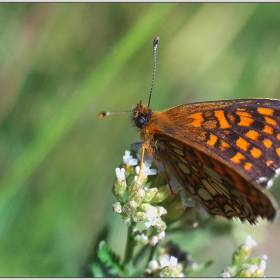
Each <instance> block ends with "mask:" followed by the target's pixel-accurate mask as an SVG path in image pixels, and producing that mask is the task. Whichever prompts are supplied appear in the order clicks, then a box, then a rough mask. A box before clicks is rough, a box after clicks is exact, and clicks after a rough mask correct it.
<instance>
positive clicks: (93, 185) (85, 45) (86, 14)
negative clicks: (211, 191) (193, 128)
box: [0, 3, 280, 277]
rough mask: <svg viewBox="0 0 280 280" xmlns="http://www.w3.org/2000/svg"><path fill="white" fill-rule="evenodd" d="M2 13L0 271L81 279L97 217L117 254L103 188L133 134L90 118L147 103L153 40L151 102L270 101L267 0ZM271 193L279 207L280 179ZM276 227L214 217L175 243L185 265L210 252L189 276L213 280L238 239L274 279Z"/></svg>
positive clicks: (119, 233)
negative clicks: (263, 258) (247, 242)
mask: <svg viewBox="0 0 280 280" xmlns="http://www.w3.org/2000/svg"><path fill="white" fill-rule="evenodd" d="M0 20H1V25H0V30H1V31H0V46H1V49H0V60H1V64H0V65H1V68H0V94H1V102H0V125H1V127H0V155H1V157H0V170H1V177H0V215H1V217H0V276H2V277H3V276H27V277H28V276H29V277H31V276H33V277H35V276H37V277H38V276H60V277H66V276H68V277H71V276H83V275H84V274H83V273H84V272H83V271H84V266H85V263H86V260H87V257H88V254H89V253H90V252H91V249H92V246H93V242H94V240H95V238H96V236H97V234H98V232H99V231H100V229H101V228H102V227H103V226H104V225H106V224H108V225H109V227H110V230H111V231H110V237H111V239H110V240H111V243H110V244H111V246H112V247H113V248H114V250H115V251H117V252H119V253H123V250H124V244H125V238H126V227H125V226H124V225H123V223H122V221H121V219H120V217H119V216H117V215H116V214H114V213H112V210H111V205H112V203H114V202H115V199H114V197H113V195H112V193H111V186H112V181H113V179H114V176H115V171H114V169H115V168H116V167H117V166H118V165H119V163H120V162H121V160H122V156H123V154H124V151H125V150H126V149H129V148H130V144H131V143H132V142H133V141H135V140H136V139H138V138H139V135H138V131H137V129H135V128H133V127H132V124H131V122H130V116H129V115H116V116H110V117H108V118H105V119H98V117H97V116H98V113H99V112H100V111H103V110H130V109H131V108H132V107H133V106H135V105H136V103H137V102H139V100H140V99H141V100H143V101H144V103H146V102H147V100H148V93H149V89H150V82H151V74H152V66H153V57H152V41H153V39H154V37H156V36H160V44H159V47H158V53H157V58H158V62H157V77H156V82H155V88H154V93H153V98H152V103H151V106H152V108H153V109H154V110H162V109H165V108H169V107H172V106H175V105H179V104H183V103H188V102H195V101H204V100H218V99H231V98H242V97H267V98H280V91H279V89H280V32H279V30H280V5H279V4H277V3H276V4H258V3H257V4H255V3H253V4H251V3H247V4H243V3H242V4H239V3H231V4H218V3H216V4H210V3H209V4H201V3H184V4H160V3H159V4H158V3H153V4H151V3H148V4H146V3H145V4H144V3H143V4H141V3H136V4H132V3H83V4H71V3H67V4H63V3H37V4H33V3H30V4H23V3H13V4H8V3H1V4H0ZM271 193H273V195H274V196H275V197H276V199H277V201H278V202H279V203H280V181H279V180H276V182H275V184H274V185H273V187H272V189H271ZM279 230H280V221H279V220H277V221H276V222H275V223H273V224H271V223H267V222H266V221H264V222H261V223H260V225H259V226H257V227H252V226H249V225H243V224H241V223H240V222H238V221H236V222H232V223H229V222H227V221H224V220H223V219H219V218H216V219H215V220H213V225H212V226H211V227H209V228H206V229H200V228H198V229H196V230H194V231H190V232H188V231H186V232H185V234H184V235H178V236H176V241H177V242H180V243H181V244H182V247H183V248H184V249H185V250H188V251H189V252H190V253H191V254H192V256H193V259H194V261H199V262H204V261H207V260H209V259H214V260H215V262H214V264H213V265H212V266H211V267H210V268H208V269H207V271H205V272H203V273H201V274H200V275H197V276H219V274H220V272H221V271H222V269H223V268H224V267H226V266H228V265H230V261H231V254H232V252H233V251H234V249H235V248H236V247H237V246H239V245H240V244H241V243H242V242H243V241H244V239H245V237H246V235H247V234H250V235H252V237H253V238H254V239H255V240H256V241H257V242H258V246H257V247H256V248H254V250H253V256H257V255H258V254H263V253H265V254H267V255H268V264H267V269H266V272H265V275H266V276H279V275H280V271H279V255H280V253H279V251H280V248H279V245H278V242H279ZM172 238H174V237H171V239H172ZM116 240H117V242H116ZM167 240H168V239H167ZM276 242H277V243H276Z"/></svg>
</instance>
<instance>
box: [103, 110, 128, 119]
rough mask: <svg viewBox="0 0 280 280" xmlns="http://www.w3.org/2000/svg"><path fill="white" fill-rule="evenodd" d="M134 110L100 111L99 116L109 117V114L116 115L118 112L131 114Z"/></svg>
mask: <svg viewBox="0 0 280 280" xmlns="http://www.w3.org/2000/svg"><path fill="white" fill-rule="evenodd" d="M131 112H132V111H106V112H100V113H99V115H98V117H99V118H101V119H102V118H104V117H107V116H109V115H116V114H129V113H131Z"/></svg>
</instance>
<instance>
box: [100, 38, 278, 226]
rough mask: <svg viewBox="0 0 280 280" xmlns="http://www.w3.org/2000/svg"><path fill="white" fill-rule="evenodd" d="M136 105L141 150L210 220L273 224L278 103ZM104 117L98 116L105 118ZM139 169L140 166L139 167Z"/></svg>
mask: <svg viewBox="0 0 280 280" xmlns="http://www.w3.org/2000/svg"><path fill="white" fill-rule="evenodd" d="M158 40H159V38H158V37H157V38H156V39H155V40H154V44H153V46H154V71H153V80H152V87H151V91H150V97H149V103H148V105H146V106H145V105H143V104H142V102H141V101H140V102H139V103H138V104H137V105H136V106H135V108H134V109H133V110H132V113H131V119H132V122H133V123H134V124H135V126H136V127H137V128H139V131H140V137H141V140H142V160H143V157H144V151H145V150H146V151H147V153H148V155H149V156H150V157H153V158H154V159H155V160H157V161H160V162H162V164H163V166H164V169H165V170H166V172H167V173H168V174H170V175H173V176H174V177H175V178H176V179H177V180H178V181H179V182H180V184H181V185H182V186H183V187H184V189H185V190H186V192H187V193H188V194H189V195H190V196H191V197H192V198H193V199H194V200H196V201H197V202H199V203H200V204H201V205H202V206H203V207H204V208H205V210H206V211H207V212H209V213H210V214H211V215H213V216H216V215H218V216H224V217H226V218H227V219H230V220H231V219H232V218H234V217H237V218H239V219H240V220H241V221H246V220H247V221H248V222H249V223H250V224H256V223H257V218H258V217H261V218H266V219H268V220H269V221H273V220H274V219H275V217H276V215H277V209H278V206H277V203H276V201H275V199H274V198H273V197H272V195H270V193H269V192H268V190H267V189H268V188H269V187H271V185H272V184H273V180H274V179H275V178H276V177H277V176H278V175H279V173H280V100H276V99H233V100H220V101H207V102H198V103H190V104H183V105H179V106H175V107H172V108H169V109H166V110H164V111H155V112H154V111H152V109H151V108H150V106H149V104H150V99H151V92H152V88H153V82H154V77H155V68H156V66H155V61H156V59H155V54H156V47H157V44H158ZM104 114H105V113H103V115H104ZM140 166H141V165H140Z"/></svg>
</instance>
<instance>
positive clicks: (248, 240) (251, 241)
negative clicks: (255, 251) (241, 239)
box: [245, 235, 257, 248]
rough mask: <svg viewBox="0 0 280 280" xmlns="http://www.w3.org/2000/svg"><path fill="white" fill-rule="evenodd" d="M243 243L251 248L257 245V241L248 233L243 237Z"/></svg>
mask: <svg viewBox="0 0 280 280" xmlns="http://www.w3.org/2000/svg"><path fill="white" fill-rule="evenodd" d="M245 244H246V245H248V246H249V247H250V248H253V247H254V246H256V245H257V242H256V241H255V240H254V239H253V238H252V237H251V236H250V235H248V236H247V237H246V239H245Z"/></svg>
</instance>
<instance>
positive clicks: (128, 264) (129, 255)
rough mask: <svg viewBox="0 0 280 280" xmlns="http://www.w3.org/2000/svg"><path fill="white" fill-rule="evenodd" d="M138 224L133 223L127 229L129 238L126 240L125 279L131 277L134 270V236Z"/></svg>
mask: <svg viewBox="0 0 280 280" xmlns="http://www.w3.org/2000/svg"><path fill="white" fill-rule="evenodd" d="M135 225H136V223H135V222H131V224H130V225H129V226H128V228H127V238H126V248H125V256H124V262H123V267H124V277H131V274H132V270H133V252H134V248H135V245H136V242H135V240H134V235H133V228H134V227H135Z"/></svg>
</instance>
